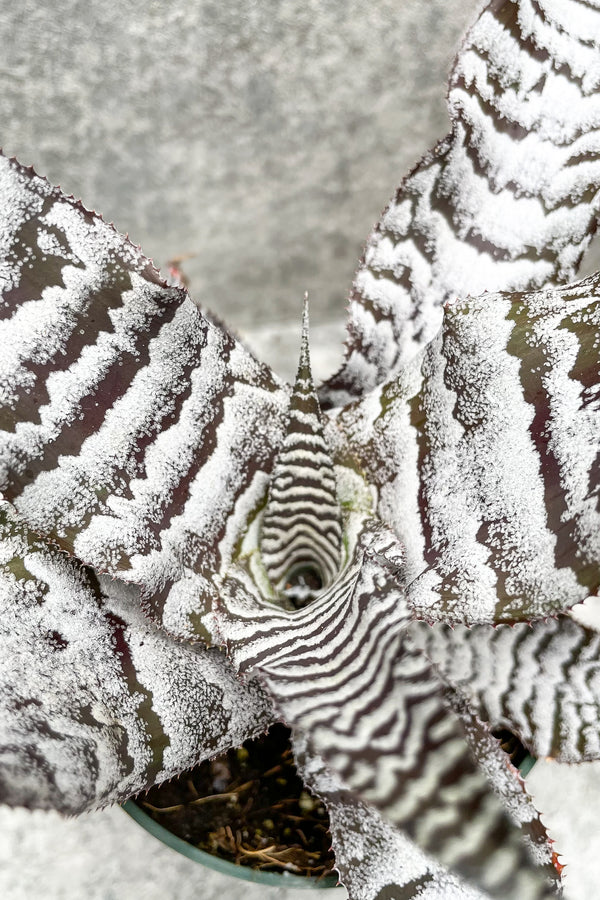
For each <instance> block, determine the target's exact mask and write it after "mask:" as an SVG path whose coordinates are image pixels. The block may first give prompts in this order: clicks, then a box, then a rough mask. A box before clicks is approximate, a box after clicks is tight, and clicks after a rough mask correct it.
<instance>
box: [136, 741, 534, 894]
mask: <svg viewBox="0 0 600 900" xmlns="http://www.w3.org/2000/svg"><path fill="white" fill-rule="evenodd" d="M494 735H495V737H497V738H498V739H499V740H500V743H501V746H502V747H503V749H504V751H505V752H506V753H507V755H508V757H509V758H510V759H511V760H512V762H513V764H514V765H515V766H516V767H517V768H518V769H519V771H520V773H521V775H522V776H523V777H525V776H526V775H528V773H529V772H530V771H531V769H532V768H533V766H534V764H535V761H536V760H535V757H533V756H531V755H530V754H529V753H528V752H527V750H525V748H524V747H523V745H522V744H521V743H520V741H519V740H518V738H516V737H515V736H514V735H513V734H511V733H510V732H509V731H506V730H504V729H498V730H496V731H495V732H494ZM123 809H124V811H125V812H126V813H127V814H128V815H129V816H131V818H132V819H134V820H135V821H136V822H137V823H138V824H139V825H141V826H142V828H144V829H145V830H146V831H147V832H149V833H150V834H151V835H153V836H154V837H155V838H158V840H160V841H162V843H163V844H166V845H167V846H168V847H171V848H172V849H173V850H176V851H177V852H178V853H181V854H182V855H183V856H186V857H187V858H188V859H192V860H194V862H198V863H201V864H202V865H204V866H207V867H208V868H209V869H214V870H215V871H217V872H221V873H222V874H224V875H231V876H232V877H233V878H241V879H242V880H244V881H251V882H254V883H258V884H266V885H272V886H276V887H292V888H307V889H332V888H336V887H337V878H336V876H335V875H326V876H324V877H321V878H311V877H306V876H300V875H295V874H293V873H291V872H265V871H261V870H259V869H253V868H251V867H249V866H244V865H238V864H236V863H235V862H230V861H229V860H227V859H223V858H222V857H220V856H216V855H213V854H211V853H207V852H206V851H205V850H200V849H199V848H198V847H196V846H195V845H194V844H191V843H189V842H188V841H186V840H183V839H182V838H180V837H178V836H177V835H176V834H173V832H172V831H170V830H169V829H168V828H165V827H164V826H163V825H161V824H160V823H159V822H157V821H156V820H155V819H153V818H152V816H150V815H148V813H146V812H144V810H143V809H142V808H141V807H140V806H138V805H137V803H136V802H135V801H134V800H128V801H127V802H126V803H125V804H124V805H123Z"/></svg>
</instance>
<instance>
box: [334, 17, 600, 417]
mask: <svg viewBox="0 0 600 900" xmlns="http://www.w3.org/2000/svg"><path fill="white" fill-rule="evenodd" d="M599 84H600V9H599V8H598V7H597V6H596V4H594V3H588V2H586V0H565V2H557V0H494V2H492V3H490V4H489V6H487V8H486V9H485V10H484V11H483V13H482V14H481V16H480V18H479V20H478V21H477V23H476V24H475V25H474V26H473V28H472V29H471V30H470V32H469V33H468V36H467V38H466V41H465V43H464V44H463V46H462V48H461V50H460V52H459V54H458V56H457V59H456V62H455V64H454V68H453V71H452V75H451V78H450V91H449V95H448V109H449V113H450V118H451V122H452V131H451V133H450V134H449V135H448V137H447V138H445V139H444V140H443V141H441V142H440V143H439V144H438V145H437V146H436V147H435V148H434V150H433V151H432V152H431V153H429V154H428V155H426V156H425V157H424V158H423V159H422V161H421V162H420V163H419V164H418V165H417V167H416V168H415V169H414V171H413V172H412V173H411V174H410V175H409V176H408V178H406V179H405V180H404V181H403V183H402V185H401V186H400V188H399V190H398V191H397V193H396V195H395V196H394V198H393V199H392V201H391V203H390V205H389V206H388V207H387V209H386V210H385V212H384V213H383V216H382V218H381V221H380V222H379V224H378V225H377V227H376V228H375V230H374V232H373V233H372V235H371V236H370V238H369V241H368V243H367V247H366V250H365V254H364V258H363V261H362V263H361V266H360V268H359V270H358V272H357V274H356V279H355V282H354V286H353V289H352V292H351V296H350V316H349V321H348V339H347V343H346V358H345V361H344V364H343V366H342V368H341V370H340V372H338V374H337V375H336V376H335V377H334V378H333V379H331V381H330V382H329V383H328V384H327V385H326V386H325V387H324V389H323V391H322V399H323V401H324V402H326V403H327V405H333V406H341V405H343V404H344V403H346V402H348V401H349V400H351V399H352V398H353V397H357V396H362V395H364V394H366V393H367V392H368V391H369V390H371V389H372V388H374V387H375V386H376V385H377V384H379V383H381V382H383V381H386V380H387V379H388V378H389V376H390V373H391V372H393V371H395V370H397V369H398V367H400V366H402V365H404V364H405V363H406V362H408V361H409V360H410V359H411V358H412V357H413V356H414V355H415V354H416V352H417V351H418V350H419V349H420V348H422V347H423V346H425V344H426V343H427V342H428V341H430V340H431V339H432V338H434V337H435V334H436V332H437V331H438V329H439V327H440V324H441V317H442V305H443V304H444V303H445V302H446V301H447V300H453V299H455V298H457V297H466V296H467V295H477V294H482V293H483V292H484V291H499V290H532V289H536V288H539V287H542V286H543V285H545V284H548V283H557V282H567V281H570V280H572V279H573V278H574V276H575V274H576V271H577V266H578V264H579V261H580V259H581V255H582V253H583V251H584V250H585V248H586V246H587V244H588V242H589V239H590V236H591V234H592V233H593V232H594V230H595V227H596V224H595V223H596V215H597V213H598V209H599V204H600V194H599V188H600V132H599V131H598V123H599V121H600V108H599V105H598V86H599Z"/></svg>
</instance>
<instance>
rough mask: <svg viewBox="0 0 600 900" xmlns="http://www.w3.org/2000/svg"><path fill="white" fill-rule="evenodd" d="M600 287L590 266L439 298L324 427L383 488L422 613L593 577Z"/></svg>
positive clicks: (518, 601)
mask: <svg viewBox="0 0 600 900" xmlns="http://www.w3.org/2000/svg"><path fill="white" fill-rule="evenodd" d="M599 291H600V278H599V277H598V276H595V277H594V278H590V279H586V280H585V281H582V282H580V283H579V284H576V285H572V286H569V287H565V288H559V289H557V290H556V291H554V292H549V291H542V292H539V293H533V294H526V295H490V296H487V295H486V296H484V297H482V298H480V299H478V300H470V301H465V302H463V303H458V304H456V305H454V306H452V307H450V308H448V309H447V310H446V314H445V317H444V323H443V327H442V330H441V331H440V333H439V335H438V337H437V338H436V339H435V340H434V341H432V342H431V344H430V345H429V346H428V347H427V349H426V350H425V351H424V352H423V353H422V354H421V355H420V356H419V357H418V358H417V359H416V360H415V361H413V363H412V364H410V365H409V366H408V367H407V368H406V370H405V371H404V372H403V373H401V374H400V375H399V376H398V377H397V378H395V379H393V380H392V381H390V382H389V383H388V384H386V385H384V386H383V388H380V389H379V390H378V391H376V392H374V393H373V395H371V396H370V397H369V398H367V399H366V400H365V401H363V402H361V403H358V404H356V405H354V406H350V407H348V408H346V409H345V410H344V411H342V413H341V414H340V416H339V417H338V418H337V419H336V420H335V429H334V428H331V429H330V434H331V436H332V440H337V441H338V444H339V445H340V447H341V448H342V449H343V451H344V452H347V451H348V442H349V443H350V446H351V448H352V451H353V453H354V454H355V456H356V458H357V459H358V461H359V462H360V464H361V465H362V466H363V468H364V470H365V471H366V473H367V477H368V479H369V480H370V481H372V482H373V483H374V484H375V485H377V487H378V489H379V498H378V506H377V511H378V514H379V516H380V517H381V518H382V520H383V521H384V522H386V524H387V525H388V526H389V527H391V528H392V529H393V531H394V532H395V533H396V535H397V536H398V538H399V540H400V541H401V542H402V543H403V544H404V545H405V547H406V567H405V570H404V576H403V577H404V584H405V586H406V592H407V598H408V602H409V605H410V606H411V608H412V609H413V610H414V611H415V612H416V614H417V615H418V616H419V617H421V618H425V619H427V620H429V621H439V620H446V621H453V622H459V621H462V622H467V623H476V622H496V623H497V622H503V621H504V622H514V621H531V620H532V619H536V618H542V617H544V616H547V615H549V614H553V613H557V612H560V611H561V610H565V609H568V608H569V607H571V606H572V605H574V604H576V603H578V602H581V601H582V600H584V599H585V598H586V597H587V596H589V595H590V594H594V593H596V591H597V589H598V585H599V583H600V515H599V512H598V490H599V483H600V468H599V466H598V453H599V450H600V445H599V437H598V436H599V435H600V409H599V406H598V398H597V393H598V387H597V386H598V382H599V369H600V327H599V326H600V304H599V303H598V294H599ZM340 430H341V431H340ZM340 433H341V434H342V435H343V437H341V438H340Z"/></svg>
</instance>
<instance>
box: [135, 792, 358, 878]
mask: <svg viewBox="0 0 600 900" xmlns="http://www.w3.org/2000/svg"><path fill="white" fill-rule="evenodd" d="M121 809H122V810H123V811H124V812H126V813H127V815H128V816H131V818H132V819H134V821H136V822H137V823H138V825H141V826H142V828H144V829H145V830H146V831H147V832H148V833H149V834H151V835H153V837H155V838H158V840H159V841H161V842H162V843H163V844H166V845H167V846H168V847H171V849H173V850H176V851H177V852H178V853H181V854H182V856H187V858H188V859H191V860H193V861H194V862H197V863H201V864H202V865H203V866H206V867H207V868H209V869H214V870H215V871H216V872H220V873H221V874H222V875H231V876H232V877H233V878H240V879H242V880H243V881H253V882H255V883H257V884H267V885H272V886H274V887H280V888H281V887H290V888H305V889H313V890H314V889H317V890H319V889H329V890H330V889H332V888H337V887H338V886H339V882H338V879H337V876H336V875H326V876H325V877H324V878H320V879H317V878H306V877H302V876H301V875H294V874H293V873H291V872H289V873H288V872H281V873H280V872H260V871H258V870H257V869H251V868H250V867H249V866H239V865H237V864H236V863H233V862H230V861H229V860H227V859H221V858H220V857H219V856H212V854H210V853H206V851H204V850H200V849H199V848H198V847H194V845H193V844H188V842H187V841H184V840H183V839H182V838H180V837H177V835H176V834H173V833H172V832H171V831H169V830H168V829H167V828H165V827H164V826H163V825H159V823H158V822H155V821H154V819H153V818H152V817H151V816H149V815H148V813H145V812H144V810H143V809H141V808H140V807H139V806H138V805H137V803H135V802H134V800H133V799H132V800H127V802H126V803H123V804H122V806H121ZM340 890H341V888H340Z"/></svg>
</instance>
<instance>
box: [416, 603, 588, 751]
mask: <svg viewBox="0 0 600 900" xmlns="http://www.w3.org/2000/svg"><path fill="white" fill-rule="evenodd" d="M411 640H414V642H415V646H418V647H419V648H420V649H421V650H422V651H423V652H424V653H426V655H427V657H428V658H429V659H430V660H431V661H432V663H433V664H434V665H435V667H436V669H437V670H438V671H439V673H440V675H441V676H442V677H443V678H444V680H445V681H446V682H447V683H449V684H451V685H452V686H453V688H454V689H455V690H456V691H457V692H459V693H460V694H461V695H462V696H463V697H464V698H465V701H466V702H468V704H469V707H470V708H471V709H473V710H476V711H477V714H478V715H479V716H480V717H481V718H482V719H485V720H486V721H487V722H488V723H489V724H490V725H491V726H492V727H493V728H507V729H508V730H509V731H510V732H511V733H513V734H515V735H516V736H517V737H518V738H519V739H520V740H521V742H522V743H523V744H524V745H525V746H526V747H527V748H528V749H529V750H530V751H531V753H533V755H534V756H543V757H553V758H555V759H557V760H560V761H561V762H569V763H578V762H583V761H585V760H595V759H600V635H599V634H598V633H597V632H595V631H592V630H590V629H588V628H585V627H583V626H582V625H580V624H578V623H577V622H574V621H573V620H572V619H570V618H567V617H565V616H561V617H559V618H558V619H555V620H554V619H553V620H550V621H547V622H537V623H536V625H535V627H533V628H531V627H530V626H528V625H516V626H514V627H512V628H511V627H508V626H499V627H498V628H495V629H491V628H487V627H484V626H475V627H474V628H465V627H464V626H460V625H458V626H456V627H454V628H449V627H448V626H443V625H438V626H434V627H433V628H429V627H428V626H425V625H423V624H419V625H415V626H413V628H412V635H411Z"/></svg>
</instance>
